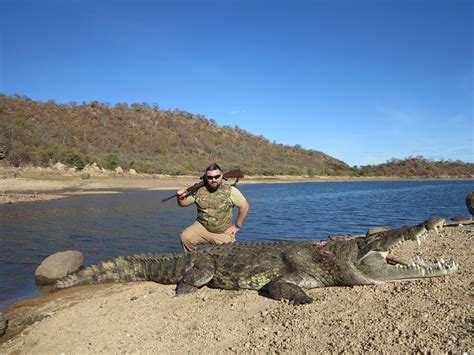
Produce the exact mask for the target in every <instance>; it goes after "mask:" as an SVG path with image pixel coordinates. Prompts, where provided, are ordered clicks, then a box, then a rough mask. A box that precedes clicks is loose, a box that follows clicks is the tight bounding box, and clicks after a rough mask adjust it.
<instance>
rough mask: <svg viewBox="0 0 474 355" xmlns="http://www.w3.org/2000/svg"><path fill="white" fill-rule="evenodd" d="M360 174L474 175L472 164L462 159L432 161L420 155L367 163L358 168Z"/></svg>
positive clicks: (465, 176)
mask: <svg viewBox="0 0 474 355" xmlns="http://www.w3.org/2000/svg"><path fill="white" fill-rule="evenodd" d="M358 173H359V175H362V176H397V177H402V178H409V177H422V178H453V177H464V178H473V177H474V164H468V163H464V162H462V161H459V160H458V161H432V160H429V159H425V158H424V157H422V156H417V157H408V158H405V159H395V158H393V159H391V160H390V161H388V162H387V163H385V164H379V165H367V166H362V167H361V168H360V169H358Z"/></svg>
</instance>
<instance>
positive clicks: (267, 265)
mask: <svg viewBox="0 0 474 355" xmlns="http://www.w3.org/2000/svg"><path fill="white" fill-rule="evenodd" d="M305 245H308V243H306V242H301V243H299V242H298V243H295V242H277V243H236V244H225V245H220V246H212V247H208V248H205V249H203V250H201V251H200V252H202V253H208V254H210V255H211V256H212V259H213V260H214V264H215V273H214V277H213V279H212V280H211V281H210V282H209V283H208V286H209V287H214V288H221V289H255V290H258V289H260V288H261V287H262V286H263V285H265V284H267V283H268V282H270V281H271V280H273V279H275V278H277V277H279V276H281V275H282V274H284V273H286V272H288V271H289V270H288V267H289V265H288V262H287V260H286V258H287V256H288V255H290V254H292V253H294V252H297V251H298V250H300V249H302V248H304V246H305ZM200 252H198V253H200Z"/></svg>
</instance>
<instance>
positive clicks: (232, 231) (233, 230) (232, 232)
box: [225, 224, 240, 236]
mask: <svg viewBox="0 0 474 355" xmlns="http://www.w3.org/2000/svg"><path fill="white" fill-rule="evenodd" d="M239 230H240V228H238V227H237V226H236V225H235V224H233V225H232V226H230V227H229V228H227V229H226V231H225V233H226V234H229V235H232V236H235V235H236V234H237V232H238V231H239Z"/></svg>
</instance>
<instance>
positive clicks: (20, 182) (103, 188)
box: [0, 166, 474, 205]
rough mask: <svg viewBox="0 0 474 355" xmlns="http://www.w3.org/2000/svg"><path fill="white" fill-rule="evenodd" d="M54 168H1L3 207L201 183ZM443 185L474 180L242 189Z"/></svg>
mask: <svg viewBox="0 0 474 355" xmlns="http://www.w3.org/2000/svg"><path fill="white" fill-rule="evenodd" d="M84 174H85V173H84V172H71V171H64V170H57V169H53V168H39V167H36V168H35V167H25V168H12V167H4V166H0V205H1V204H11V203H21V202H33V201H47V200H55V199H61V198H67V197H73V196H79V195H84V194H106V193H120V192H121V191H126V190H178V189H180V188H184V187H188V186H191V185H193V184H194V183H196V182H198V181H199V177H197V176H170V175H158V174H134V175H131V174H127V173H122V174H117V173H114V172H106V173H87V174H88V176H87V177H85V175H84ZM433 180H434V181H439V180H473V181H474V179H468V178H462V179H461V178H456V179H423V178H410V179H404V178H400V177H383V178H382V177H351V176H315V177H304V176H246V177H245V178H243V179H241V180H240V181H239V182H238V184H239V185H247V184H281V183H314V182H320V183H324V182H368V181H433Z"/></svg>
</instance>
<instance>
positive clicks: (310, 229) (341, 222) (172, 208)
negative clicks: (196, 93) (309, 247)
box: [0, 181, 474, 311]
mask: <svg viewBox="0 0 474 355" xmlns="http://www.w3.org/2000/svg"><path fill="white" fill-rule="evenodd" d="M239 189H240V190H241V191H242V192H243V193H244V195H245V196H246V197H247V199H248V201H249V203H250V207H251V209H250V213H249V216H248V218H247V220H246V221H245V224H244V226H243V228H242V230H241V231H240V232H239V234H238V241H275V240H302V239H324V238H326V237H327V236H329V235H342V234H348V233H354V234H363V233H365V232H366V231H367V229H368V228H370V227H373V226H381V225H384V226H390V227H400V226H402V225H406V224H417V223H420V222H422V221H424V220H426V219H427V218H429V217H431V216H440V217H444V218H446V219H449V218H450V217H453V216H456V215H465V216H466V215H469V213H468V211H467V208H466V204H465V198H466V195H467V193H468V192H469V191H472V190H474V182H473V181H384V182H325V183H295V184H262V185H240V186H239ZM172 193H173V191H128V192H124V193H120V194H108V195H105V194H104V195H84V196H79V197H74V198H69V199H63V200H57V201H44V202H34V203H21V204H11V205H2V206H0V311H1V310H4V309H5V308H6V306H7V305H9V304H11V303H13V302H15V301H17V300H18V299H23V298H30V297H35V296H38V295H39V291H38V290H37V289H36V287H35V284H34V272H35V270H36V268H37V267H38V265H39V264H40V263H41V261H42V260H44V258H46V257H47V256H49V255H50V254H53V253H55V252H57V251H64V250H71V249H72V250H79V251H81V252H82V253H83V254H84V256H85V264H86V265H88V264H91V263H95V262H97V261H98V260H101V259H108V258H112V257H116V256H119V255H129V254H137V253H143V252H147V253H148V252H152V253H156V252H179V251H181V247H180V244H179V233H180V232H181V230H182V229H184V228H185V227H186V226H188V225H189V224H191V223H193V221H194V218H195V216H196V211H195V207H193V206H192V207H188V208H180V207H178V206H177V204H176V202H175V201H174V200H171V201H168V202H167V203H164V204H162V203H161V199H162V198H164V197H167V196H169V195H170V194H172Z"/></svg>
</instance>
